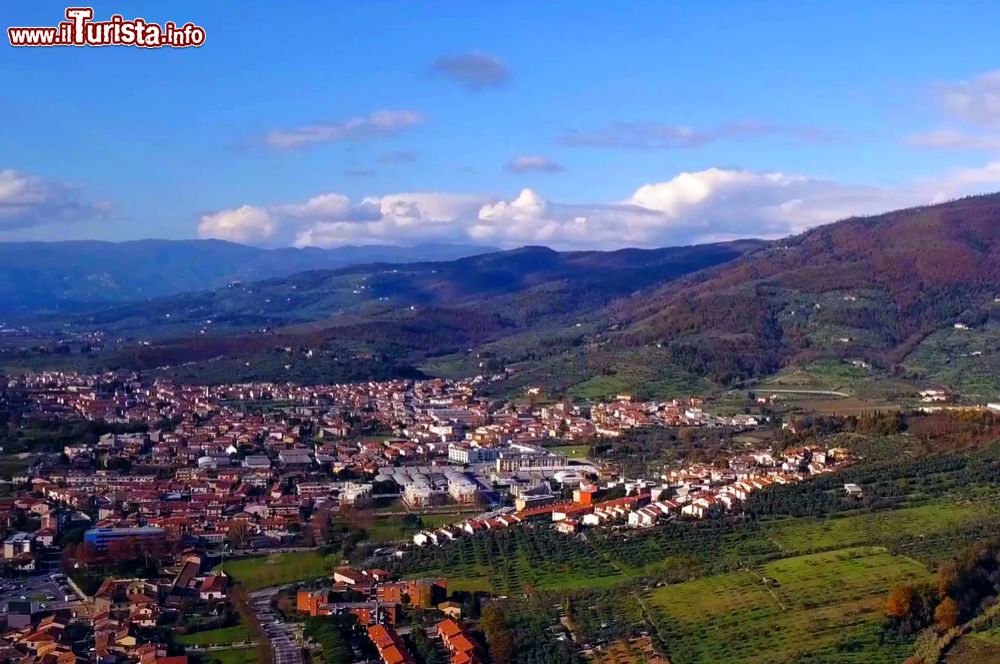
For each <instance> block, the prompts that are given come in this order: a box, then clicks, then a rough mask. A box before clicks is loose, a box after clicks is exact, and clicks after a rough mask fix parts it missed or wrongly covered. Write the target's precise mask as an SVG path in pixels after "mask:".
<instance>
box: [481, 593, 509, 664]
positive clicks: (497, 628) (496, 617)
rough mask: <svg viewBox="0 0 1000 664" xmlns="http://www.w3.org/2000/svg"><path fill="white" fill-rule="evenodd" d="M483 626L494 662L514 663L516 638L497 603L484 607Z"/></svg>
mask: <svg viewBox="0 0 1000 664" xmlns="http://www.w3.org/2000/svg"><path fill="white" fill-rule="evenodd" d="M481 624H482V627H483V633H484V634H485V635H486V643H487V644H489V648H490V657H491V658H492V659H493V661H494V662H496V663H497V664H509V663H510V662H512V661H514V636H513V634H511V631H510V627H509V626H508V625H507V617H506V616H505V615H504V613H503V609H501V608H500V606H499V605H498V604H497V603H496V602H490V603H489V604H487V605H486V606H485V607H483V618H482V621H481Z"/></svg>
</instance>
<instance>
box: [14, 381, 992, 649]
mask: <svg viewBox="0 0 1000 664" xmlns="http://www.w3.org/2000/svg"><path fill="white" fill-rule="evenodd" d="M489 381H490V378H489V377H477V378H474V379H468V380H457V381H452V380H441V379H436V380H416V381H413V380H392V381H384V382H366V383H351V384H337V385H310V386H296V385H294V384H278V383H245V384H216V385H201V386H197V385H184V384H177V383H174V382H173V381H170V380H166V379H155V380H152V381H150V380H148V379H145V378H144V377H142V376H140V375H138V374H127V373H126V374H122V373H104V374H98V375H85V374H75V373H61V372H42V373H37V374H36V373H32V374H20V375H10V376H5V377H4V378H3V381H2V385H3V390H2V394H3V404H4V408H5V409H7V410H6V412H7V415H6V417H7V422H6V427H7V429H6V431H7V434H5V435H6V436H7V437H6V438H5V441H6V442H5V445H10V446H13V447H11V448H9V451H10V452H11V454H7V455H6V456H5V457H4V458H5V459H7V461H6V463H9V464H12V465H11V467H12V468H13V467H14V466H18V469H17V470H16V471H13V472H12V475H11V478H10V481H9V483H8V484H7V485H6V486H5V489H6V492H5V497H3V498H0V514H2V515H3V517H4V519H5V525H6V535H5V537H4V544H3V551H2V556H0V565H2V569H3V571H4V574H5V577H6V579H7V580H6V582H5V585H4V586H3V590H2V591H0V592H2V593H3V596H2V598H0V599H2V601H3V602H4V606H5V607H6V612H5V614H4V615H5V618H6V620H7V628H8V631H7V632H5V633H4V635H3V641H4V647H5V649H6V650H5V652H6V656H7V657H8V658H9V659H13V660H17V661H22V660H23V661H29V660H31V658H34V659H35V660H37V661H40V662H41V661H57V662H74V661H81V662H83V661H95V662H111V661H118V662H135V663H137V664H145V663H146V662H169V663H171V664H182V663H183V662H213V661H216V660H218V661H221V662H223V663H225V662H228V661H251V660H255V661H266V660H267V659H268V658H272V657H273V658H277V659H276V661H282V662H284V661H294V662H298V661H306V660H308V659H320V658H322V659H323V661H344V662H348V661H359V660H363V659H366V658H367V659H369V661H383V662H386V663H387V664H388V663H390V662H415V663H426V662H445V661H450V662H455V663H458V662H463V663H464V662H489V661H495V662H504V661H522V660H520V659H519V657H518V656H516V655H515V654H513V652H514V651H513V650H512V651H511V652H510V653H506V654H505V649H506V648H515V646H514V645H512V644H513V643H515V642H516V641H517V639H518V638H528V637H527V636H526V635H525V634H526V633H523V634H522V636H520V637H519V636H518V634H521V633H522V632H524V630H528V632H527V633H534V632H532V630H541V632H544V633H545V637H544V639H541V638H540V633H539V634H535V635H534V636H532V637H530V638H531V639H532V643H533V644H534V645H533V646H532V647H533V648H536V649H537V652H538V653H542V652H548V653H549V655H546V656H548V657H554V658H555V661H563V660H565V661H578V660H581V659H583V660H590V661H596V662H604V661H612V660H611V659H608V658H613V657H626V658H628V657H633V656H640V655H638V654H637V653H644V654H642V655H641V657H650V658H652V659H653V660H655V658H656V657H661V656H662V657H667V656H669V654H670V653H673V652H675V650H676V648H677V646H676V645H671V641H670V639H669V637H667V636H666V634H668V633H669V632H665V631H664V630H665V629H666V627H665V626H662V627H661V626H660V625H661V624H660V622H659V620H661V619H662V618H658V617H657V615H658V614H656V613H655V611H654V609H653V608H652V606H653V604H651V602H652V603H655V601H658V596H659V594H660V590H658V589H659V588H661V587H662V588H664V589H666V588H674V587H678V588H679V586H677V584H678V583H679V584H680V586H683V579H684V578H685V577H686V576H687V575H690V574H692V573H693V570H695V569H704V570H705V571H707V570H711V569H718V570H719V571H722V570H725V569H727V568H728V566H730V565H734V564H735V565H738V566H739V567H743V566H744V565H746V564H749V560H752V559H754V558H756V557H759V556H763V558H762V559H761V560H763V561H766V560H769V559H774V557H775V556H776V555H777V556H778V560H781V559H783V558H785V557H787V556H794V553H795V551H796V550H802V547H803V546H804V547H805V550H806V551H810V552H812V551H813V550H814V549H816V547H815V546H814V545H808V544H807V543H799V544H796V543H795V542H796V540H795V538H794V537H793V538H792V539H791V540H790V542H791V543H792V546H791V547H789V548H786V544H782V542H785V541H788V540H786V538H787V537H788V535H786V534H782V533H783V531H785V530H786V529H789V528H797V527H798V528H804V529H805V532H808V531H809V528H810V526H808V524H807V523H801V524H799V525H796V524H797V522H798V521H804V522H805V521H811V520H812V519H810V518H808V516H809V515H812V514H824V513H830V512H831V511H832V512H834V513H836V512H838V511H844V513H845V514H851V513H852V512H858V511H861V512H864V511H866V510H870V509H875V510H876V514H878V513H880V512H879V511H878V510H884V509H886V508H891V509H892V510H894V511H892V512H889V513H887V517H886V518H889V515H902V514H906V512H907V510H913V511H915V512H918V513H922V512H923V511H925V510H926V509H928V507H927V506H920V505H919V504H914V506H913V507H906V505H907V503H908V502H909V500H907V499H905V497H904V495H902V494H899V492H898V489H897V490H887V488H886V486H885V485H884V482H885V480H884V479H883V478H882V477H880V476H878V475H876V476H872V475H871V474H870V473H871V471H867V470H864V469H865V468H867V467H868V464H869V463H870V462H871V461H872V460H873V459H869V458H868V457H869V456H870V455H871V454H873V452H872V449H871V448H870V445H871V443H870V442H863V441H871V440H872V439H874V438H879V439H898V438H900V437H901V436H902V437H905V436H907V435H909V433H910V432H915V431H917V430H918V429H919V427H924V428H925V429H926V431H928V432H938V431H940V432H941V435H945V436H951V435H953V433H949V432H950V431H951V430H952V429H956V430H964V429H966V428H968V426H971V425H972V424H974V426H973V430H975V431H984V432H988V431H991V430H994V429H996V428H998V427H1000V424H998V423H997V420H998V418H997V416H994V415H990V412H991V408H992V406H982V407H978V408H967V407H959V406H947V405H946V404H945V405H941V402H940V401H939V400H936V401H933V402H928V401H927V400H926V396H927V395H926V394H919V393H915V394H913V395H912V396H911V397H910V403H911V404H912V407H911V409H910V410H909V411H908V414H904V411H899V410H897V411H896V412H895V414H892V413H883V414H876V413H872V414H870V415H864V416H862V417H860V418H859V417H842V416H835V415H830V416H820V415H816V414H799V415H796V414H795V413H794V411H793V410H789V409H788V408H784V407H783V406H782V401H783V399H784V398H787V397H788V395H784V396H782V395H780V394H778V393H773V394H767V395H761V394H760V393H758V392H748V393H745V394H744V395H743V396H742V397H741V398H742V401H741V402H739V404H736V403H735V402H734V401H733V400H732V398H731V397H726V398H722V399H720V397H718V396H715V397H711V398H707V399H706V398H704V397H688V398H683V399H682V398H675V399H668V400H663V401H646V402H642V401H638V400H634V399H633V398H632V397H631V396H630V395H627V394H620V395H617V396H616V397H615V398H614V399H612V400H610V401H598V402H586V401H574V400H570V399H563V400H559V401H554V400H552V399H550V398H548V397H547V396H546V395H545V394H544V393H542V392H541V391H540V390H538V389H534V388H529V389H527V390H525V391H524V393H523V394H522V395H521V396H520V397H517V398H514V399H511V400H505V401H498V400H495V399H490V398H488V397H485V396H483V395H482V393H481V388H482V385H483V384H485V383H488V382H489ZM734 405H738V406H739V407H734ZM932 421H933V422H937V424H930V423H931V422H932ZM964 421H968V422H969V423H971V424H969V425H961V424H958V423H960V422H964ZM976 423H978V424H976ZM982 426H986V427H987V428H986V429H985V430H984V429H982ZM67 427H68V428H69V429H70V431H71V432H72V433H70V434H69V436H70V438H71V439H70V440H67V439H65V436H67V431H66V428H67ZM29 437H30V438H31V442H30V444H29V442H28V438H29ZM19 446H20V447H19ZM5 451H7V450H5ZM878 454H884V453H883V452H878ZM897 461H898V460H897ZM873 482H874V484H873ZM800 486H801V490H800V489H798V488H796V487H800ZM817 492H818V493H817ZM818 498H821V500H820V503H821V504H824V505H825V507H821V508H817V507H815V505H816V500H817V499H818ZM801 501H805V502H801ZM919 502H920V501H918V503H919ZM811 506H813V507H811ZM897 508H899V509H897ZM817 509H819V511H818V512H817V511H816V510H817ZM803 510H804V511H803ZM992 513H993V510H992V508H989V509H986V510H985V511H982V510H977V511H976V514H977V516H978V517H979V518H983V517H985V516H987V515H990V514H992ZM781 514H786V515H787V516H785V517H784V518H780V515H781ZM775 517H779V518H775ZM851 518H853V517H850V516H848V517H845V521H842V523H846V522H847V521H849V520H850V519H851ZM762 524H763V525H762ZM906 532H907V531H906V523H905V522H904V524H903V527H902V528H901V529H900V530H889V531H887V532H886V533H884V536H885V537H889V538H895V537H897V536H903V535H905V534H906ZM764 533H770V534H766V535H765V534H764ZM817 536H819V534H818V533H817V535H813V536H808V535H806V536H805V537H806V540H807V541H809V539H810V537H813V538H814V537H817ZM759 537H763V538H764V540H763V544H764V549H765V550H763V551H762V550H757V549H755V548H754V546H753V545H751V544H750V543H749V542H751V541H753V540H755V539H756V538H759ZM692 538H693V539H692ZM734 538H735V539H734ZM744 540H746V542H744ZM683 542H689V544H687V545H684V544H682V543H683ZM713 542H714V543H713ZM741 542H744V543H741ZM834 543H835V545H836V546H840V545H841V544H845V545H852V546H853V545H857V546H862V545H863V546H869V547H870V546H871V545H872V544H874V543H875V542H874V541H872V540H870V539H868V538H865V537H861V538H858V537H857V536H856V535H854V539H848V540H847V541H846V542H840V541H836V542H834V541H831V544H834ZM921 544H922V545H924V544H926V540H925V539H924V538H923V537H922V538H921ZM734 546H735V549H733V548H732V547H734ZM678 547H679V548H678ZM702 547H707V548H702ZM745 547H750V548H745ZM828 547H829V545H820V546H819V548H818V550H825V549H827V548H828ZM768 548H770V549H772V550H773V551H772V552H771V553H768V552H767V551H766V549H768ZM741 550H745V553H744V554H737V553H735V552H736V551H741ZM848 550H849V551H851V552H852V553H851V556H852V557H854V556H862V558H861V560H866V559H867V558H872V557H873V560H874V561H876V562H878V561H881V560H882V558H884V557H885V556H889V557H890V558H889V559H890V560H891V556H892V554H891V553H880V551H884V550H885V549H878V548H868V549H864V548H862V549H857V548H854V549H848ZM734 554H735V556H736V557H735V559H733V560H732V561H731V562H727V560H730V558H729V556H731V555H734ZM744 555H745V556H747V558H744ZM539 556H540V557H539ZM866 557H867V558H866ZM880 557H881V558H880ZM792 559H794V557H793V558H792ZM560 561H561V562H560ZM755 564H757V565H759V564H761V563H760V562H758V563H755ZM772 564H773V563H772ZM880 564H881V563H880ZM706 565H707V567H705V566H706ZM702 573H705V572H704V571H703V572H702ZM698 575H699V576H700V574H698ZM920 577H921V574H918V573H917V572H916V571H915V570H914V571H910V572H906V574H905V575H904V576H903V577H901V579H900V580H906V579H909V578H913V579H918V578H920ZM893 578H894V577H893ZM657 579H660V581H658V582H657V581H656V580H657ZM664 580H665V581H669V582H671V583H672V584H673V585H667V586H663V581H664ZM887 580H888V578H887ZM691 583H696V582H694V581H691ZM637 584H638V585H637ZM605 588H606V589H608V590H609V591H610V590H612V589H613V588H621V591H620V592H624V593H626V595H624V596H619V597H618V598H617V599H614V596H611V597H605V596H604V595H603V594H601V593H602V592H603V590H602V589H605ZM889 590H891V588H886V589H885V592H886V593H887V592H888V591H889ZM616 592H618V591H616ZM678 592H679V590H678ZM769 592H772V593H773V592H774V591H773V590H771V591H769ZM873 592H874V593H875V594H878V593H880V592H882V590H881V589H875V590H874V591H873ZM552 593H556V594H555V595H554V596H553V594H552ZM594 593H597V596H592V595H593V594H594ZM643 595H648V597H647V598H646V599H639V602H640V604H639V605H638V607H637V608H639V607H645V608H642V609H641V611H640V613H639V614H638V615H637V616H636V617H633V618H630V617H629V616H630V612H629V611H622V610H621V608H620V607H619V608H618V609H616V608H615V606H616V605H617V604H618V603H619V602H621V601H626V602H628V601H630V600H626V599H623V598H627V597H633V596H634V597H636V598H642V597H643ZM545 601H555V602H556V604H555V605H556V606H557V607H559V610H558V611H557V612H556V613H555V614H549V613H548V612H547V611H544V612H536V613H534V614H531V615H532V617H533V620H537V621H540V622H538V623H532V624H528V625H524V624H518V623H519V621H520V620H522V619H523V618H524V616H521V615H519V614H511V613H510V611H511V610H514V609H513V607H515V606H516V605H517V604H519V603H536V602H545ZM779 601H780V600H779ZM580 602H593V603H594V606H595V607H596V608H597V611H596V613H593V614H589V615H582V614H577V613H576V610H575V609H574V607H575V606H577V605H578V604H579V603H580ZM605 612H611V613H610V614H608V615H607V617H605V618H602V619H601V621H600V622H599V623H597V624H593V621H594V620H596V616H598V615H604V614H605ZM546 616H548V617H546ZM636 618H639V619H638V620H637V619H636ZM512 623H514V624H512ZM887 629H888V628H887ZM894 633H895V632H894ZM893 638H896V639H898V638H900V637H899V636H898V635H897V636H894V637H893ZM539 639H540V640H539ZM682 643H683V642H682ZM525 652H534V650H531V649H529V650H526V651H525ZM682 652H683V651H682ZM629 653H631V654H629ZM657 653H660V654H659V655H658V654H657ZM539 656H541V655H539ZM525 661H528V660H525Z"/></svg>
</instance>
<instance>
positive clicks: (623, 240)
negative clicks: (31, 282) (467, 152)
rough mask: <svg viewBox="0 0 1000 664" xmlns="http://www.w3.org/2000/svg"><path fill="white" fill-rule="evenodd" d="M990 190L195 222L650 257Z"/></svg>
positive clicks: (273, 238) (684, 188)
mask: <svg viewBox="0 0 1000 664" xmlns="http://www.w3.org/2000/svg"><path fill="white" fill-rule="evenodd" d="M998 183H1000V162H996V163H991V164H987V165H986V166H985V167H983V168H976V169H966V170H960V171H955V172H952V173H950V174H948V175H946V176H944V177H941V178H936V179H933V180H924V181H920V182H916V183H913V184H910V185H906V186H900V187H873V186H863V185H854V184H844V183H838V182H833V181H830V180H823V179H819V178H813V177H808V176H805V175H799V174H786V173H778V172H759V171H750V170H742V169H721V168H710V169H706V170H702V171H694V172H687V173H680V174H678V175H676V176H674V177H672V178H670V179H667V180H664V181H660V182H652V183H649V184H645V185H642V186H640V187H638V188H636V189H635V191H633V192H632V193H631V194H630V195H629V196H628V197H626V198H625V199H623V200H620V201H613V202H607V203H588V202H580V203H578V202H560V201H552V200H548V199H546V198H545V197H544V196H543V195H542V194H541V193H539V192H538V191H536V190H535V189H531V188H526V189H523V190H522V191H520V192H519V193H518V194H517V195H516V196H513V197H510V198H505V197H496V196H487V195H470V194H455V193H445V192H414V193H398V194H391V195H387V196H376V197H367V198H364V199H362V200H360V201H352V200H351V199H350V198H349V197H347V196H345V195H343V194H339V193H328V194H322V195H320V196H316V197H314V198H312V199H309V200H307V201H304V202H302V203H293V204H283V205H275V206H271V207H269V208H260V207H255V206H250V205H244V206H242V207H237V208H233V209H230V210H222V211H219V212H216V213H214V214H210V215H206V216H204V217H203V218H202V223H201V225H200V226H199V233H200V234H201V236H202V237H218V238H223V239H230V240H236V241H243V242H255V241H256V242H268V243H275V244H289V243H291V244H294V245H296V246H300V247H301V246H319V247H331V246H337V245H342V244H414V243H418V242H429V241H433V242H476V243H482V244H491V245H500V246H505V247H513V246H520V245H525V244H546V245H549V246H552V247H555V248H562V249H570V248H590V249H611V248H618V247H626V246H638V247H653V246H668V245H679V244H694V243H701V242H715V241H722V240H729V239H735V238H743V237H758V238H779V237H783V236H786V235H790V234H794V233H799V232H802V231H804V230H806V229H808V228H811V227H813V226H817V225H820V224H824V223H828V222H831V221H836V220H837V219H842V218H845V217H849V216H853V215H863V214H873V213H877V212H883V211H887V210H892V209H896V208H901V207H907V206H912V205H923V204H928V203H933V202H938V201H941V200H946V199H949V198H954V197H957V196H962V195H966V194H971V193H979V192H982V191H984V190H988V189H990V188H992V187H995V186H996V185H997V184H998Z"/></svg>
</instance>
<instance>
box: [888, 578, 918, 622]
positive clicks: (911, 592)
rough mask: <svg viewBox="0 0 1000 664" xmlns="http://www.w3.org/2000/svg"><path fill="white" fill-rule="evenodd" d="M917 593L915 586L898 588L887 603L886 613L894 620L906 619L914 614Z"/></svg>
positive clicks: (893, 591)
mask: <svg viewBox="0 0 1000 664" xmlns="http://www.w3.org/2000/svg"><path fill="white" fill-rule="evenodd" d="M916 597H917V592H916V590H915V589H914V588H913V586H897V587H896V588H893V590H892V592H891V593H889V599H888V600H886V603H885V613H886V615H888V616H891V617H893V618H900V619H906V618H909V617H910V615H911V614H912V613H913V604H914V601H915V600H916Z"/></svg>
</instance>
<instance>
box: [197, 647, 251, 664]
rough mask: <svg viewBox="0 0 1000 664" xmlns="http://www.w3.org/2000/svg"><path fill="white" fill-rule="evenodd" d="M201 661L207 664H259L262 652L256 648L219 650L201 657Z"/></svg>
mask: <svg viewBox="0 0 1000 664" xmlns="http://www.w3.org/2000/svg"><path fill="white" fill-rule="evenodd" d="M201 661H202V662H205V663H206V664H211V663H212V662H218V663H219V664H258V663H259V662H260V652H259V651H258V650H257V649H256V648H247V649H238V648H231V649H229V650H217V651H214V652H207V653H205V654H204V655H201Z"/></svg>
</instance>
